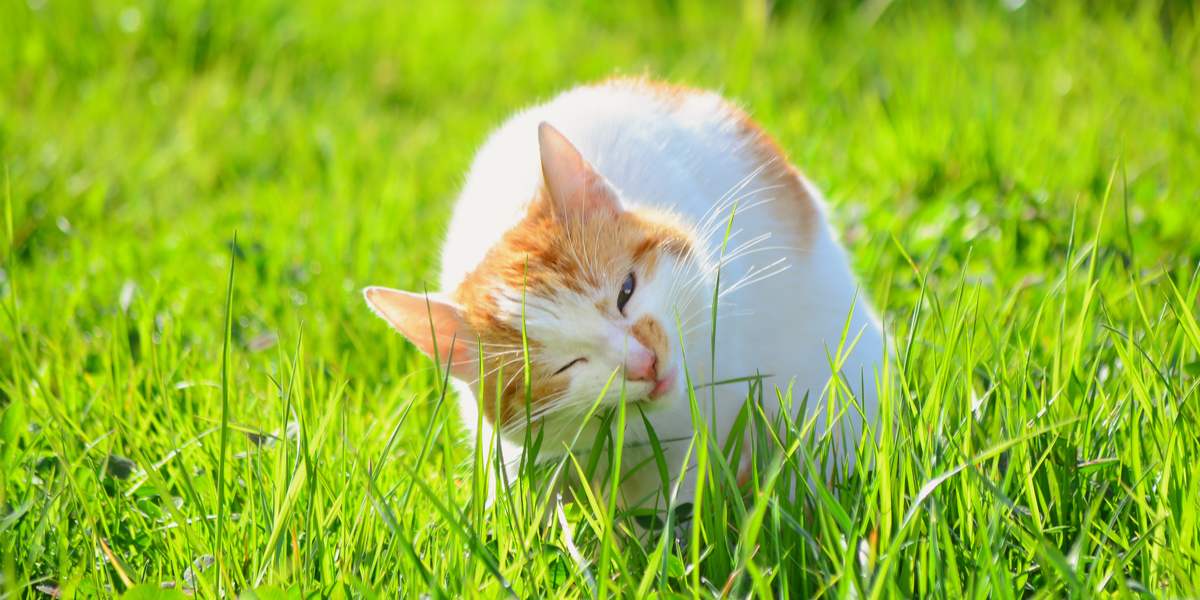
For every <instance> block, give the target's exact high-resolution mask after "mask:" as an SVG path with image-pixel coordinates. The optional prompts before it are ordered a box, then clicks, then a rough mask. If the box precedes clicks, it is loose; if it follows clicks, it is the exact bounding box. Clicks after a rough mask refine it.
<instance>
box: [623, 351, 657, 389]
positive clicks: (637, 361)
mask: <svg viewBox="0 0 1200 600" xmlns="http://www.w3.org/2000/svg"><path fill="white" fill-rule="evenodd" d="M625 379H628V380H629V381H654V380H656V379H658V356H656V355H655V354H654V351H653V350H650V349H647V348H644V347H641V346H640V345H639V346H638V347H636V348H633V349H631V350H630V351H629V353H628V355H627V356H626V357H625Z"/></svg>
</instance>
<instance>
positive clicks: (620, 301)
mask: <svg viewBox="0 0 1200 600" xmlns="http://www.w3.org/2000/svg"><path fill="white" fill-rule="evenodd" d="M636 287H637V279H636V278H634V276H633V273H632V272H631V273H630V274H629V275H626V276H625V283H622V284H621V291H620V292H617V311H619V312H620V313H621V314H622V315H624V314H625V305H626V304H628V303H629V299H630V298H631V297H633V290H634V288H636Z"/></svg>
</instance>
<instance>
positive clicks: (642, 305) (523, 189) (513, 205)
mask: <svg viewBox="0 0 1200 600" xmlns="http://www.w3.org/2000/svg"><path fill="white" fill-rule="evenodd" d="M542 121H545V122H548V123H550V124H551V125H553V126H554V127H556V128H558V129H559V130H560V131H561V132H562V133H563V134H565V136H566V137H567V138H568V139H569V140H570V141H571V142H573V143H574V144H575V146H576V147H577V148H578V149H579V151H580V152H581V154H582V155H583V156H584V158H586V159H587V160H588V161H589V162H590V163H591V164H592V165H593V166H594V167H595V169H596V171H597V172H599V173H600V174H601V175H603V176H604V177H605V178H606V179H607V180H608V181H609V182H610V183H611V184H612V186H613V187H614V188H615V189H616V190H618V191H619V194H620V198H621V202H622V204H623V206H624V207H625V208H626V209H627V210H634V211H636V210H638V208H640V207H655V208H658V209H665V210H668V211H671V212H673V213H675V214H676V215H678V216H679V217H680V218H681V220H682V221H683V222H685V223H688V224H690V225H691V226H693V227H695V228H696V230H697V234H698V235H702V236H706V237H705V238H704V247H703V253H705V254H707V255H708V260H707V261H705V262H702V263H698V264H684V265H675V263H674V262H673V261H671V262H668V264H666V265H664V267H663V268H660V269H659V271H658V272H657V273H656V274H655V275H654V276H653V277H652V278H651V280H648V281H640V282H639V285H638V289H637V291H636V292H635V294H634V296H633V299H632V300H631V302H630V305H629V310H630V312H631V315H630V321H632V320H633V319H635V318H636V316H637V315H640V314H645V313H647V312H649V313H652V314H656V315H657V316H658V317H659V318H660V319H662V320H663V322H664V323H665V324H669V325H671V326H670V327H669V329H670V335H671V336H672V339H671V354H672V356H671V357H670V359H669V360H670V362H671V363H672V364H673V365H675V366H677V367H678V368H679V369H678V376H679V380H680V383H679V385H676V386H675V388H674V389H673V390H672V392H671V393H670V394H668V396H667V397H664V398H661V399H659V400H657V401H654V402H651V403H647V404H645V405H644V406H645V407H647V408H648V409H649V410H648V413H647V414H648V416H649V417H650V418H651V420H652V423H653V424H654V426H655V429H656V433H657V435H658V437H659V438H660V439H664V440H667V439H685V440H686V439H688V438H690V436H691V434H692V421H691V416H690V411H689V407H688V401H687V398H686V397H685V396H684V395H683V393H682V391H683V385H682V379H683V377H682V372H683V368H682V357H681V356H682V353H681V351H680V348H679V344H678V340H679V336H680V332H679V331H678V330H677V329H676V327H675V326H674V323H675V317H674V315H675V314H676V312H677V311H684V312H686V314H683V312H680V314H679V316H680V318H681V319H688V321H689V325H691V327H690V328H688V327H685V330H686V331H685V332H684V333H685V334H686V336H685V337H684V346H685V348H684V349H685V350H686V353H687V359H688V364H687V370H688V373H689V374H690V376H691V378H692V381H693V382H695V383H697V384H703V383H706V382H709V381H714V380H722V379H728V378H736V377H745V376H750V375H754V374H756V373H761V374H766V375H770V376H769V377H768V378H767V379H766V383H767V392H766V393H765V394H764V400H765V401H766V402H767V404H768V410H769V411H778V410H779V406H778V402H776V400H775V398H776V396H775V394H774V390H775V388H776V387H778V388H780V389H782V390H786V389H787V387H788V386H789V385H791V386H792V394H793V398H794V399H795V403H796V405H797V406H798V405H799V404H800V402H801V401H802V399H803V398H804V396H805V394H806V393H807V394H809V395H810V400H809V403H808V404H809V407H810V414H811V411H813V410H814V408H815V407H820V409H821V410H824V407H825V402H824V400H825V398H826V392H827V390H828V386H829V381H830V374H831V373H830V368H829V362H830V357H831V356H833V355H835V354H836V353H837V352H838V346H839V342H840V341H841V340H842V332H843V328H844V327H845V326H846V320H847V316H848V314H850V312H851V306H852V304H853V305H854V307H853V316H852V317H851V319H850V322H849V335H848V338H849V339H848V340H847V346H849V345H850V344H851V343H852V342H853V349H852V350H849V351H847V350H843V353H844V354H845V356H842V357H841V360H842V361H843V363H842V369H841V375H842V376H843V377H844V378H845V380H846V381H847V382H849V384H850V385H851V387H852V388H853V389H854V392H855V393H856V395H857V396H858V401H859V402H860V403H861V404H862V405H863V407H864V408H865V411H866V418H867V420H868V422H872V423H873V422H875V420H876V400H875V381H876V377H877V374H878V372H879V370H880V368H881V367H880V365H881V364H882V360H883V357H884V342H883V339H882V334H881V330H880V327H879V324H878V322H877V321H876V319H875V317H874V315H873V314H872V311H871V309H870V307H869V305H868V303H867V301H866V299H865V296H864V294H863V292H862V290H861V289H860V288H859V287H858V285H857V283H856V281H855V278H854V276H853V275H852V273H851V271H850V268H849V265H848V263H847V260H846V257H845V255H844V252H843V250H842V248H841V246H840V245H839V243H838V242H837V240H836V238H835V235H834V233H833V231H832V230H831V228H830V226H829V224H828V223H827V222H826V221H825V219H824V212H825V211H824V206H823V201H822V200H821V198H820V196H819V194H818V192H817V191H816V190H815V189H813V188H812V186H811V185H810V184H808V183H807V182H805V185H806V186H808V189H809V192H810V194H811V195H812V197H813V199H814V201H816V202H817V203H818V211H817V212H816V214H817V216H818V218H819V219H820V220H821V222H820V223H818V224H816V226H815V227H813V228H812V231H813V232H815V236H816V237H815V239H808V240H805V239H801V238H800V235H801V233H800V232H798V231H795V230H794V226H793V225H791V221H789V220H787V219H779V218H777V214H778V213H775V212H774V211H772V210H770V206H769V205H770V203H771V202H796V200H795V199H793V198H787V197H783V198H776V196H777V195H778V194H779V192H780V191H781V190H779V189H778V188H777V187H775V186H772V185H771V182H770V181H769V180H768V179H766V178H765V177H763V176H762V175H761V168H762V167H763V165H761V164H760V163H759V162H758V160H757V159H756V155H755V154H754V152H753V150H752V149H751V148H750V146H749V145H748V144H749V141H748V140H747V139H746V138H745V137H744V136H743V135H742V134H741V133H740V132H741V130H740V129H739V124H738V123H737V122H736V118H735V117H734V116H733V115H731V113H730V112H729V111H728V110H727V109H726V105H725V103H724V100H722V99H721V98H720V97H718V96H717V95H715V94H697V95H691V96H687V97H684V98H683V99H682V100H681V101H680V102H673V101H668V100H665V99H663V98H662V97H660V96H656V95H655V94H653V93H649V92H646V91H643V90H639V89H637V88H635V87H633V86H628V85H619V86H611V85H600V86H591V87H581V88H576V89H574V90H571V91H568V92H566V93H564V94H562V95H560V96H558V97H556V98H554V99H553V100H551V101H550V102H548V103H546V104H542V105H540V106H536V107H534V108H531V109H529V110H526V111H524V112H521V113H519V114H517V115H516V116H514V117H512V118H511V119H510V120H509V121H508V122H506V123H505V124H504V125H503V126H501V127H500V129H499V130H497V131H496V132H495V133H494V134H493V135H492V136H491V138H490V139H489V140H488V141H487V142H486V144H485V145H484V146H483V147H482V149H481V150H480V151H479V153H478V155H477V157H476V159H475V162H474V164H473V165H472V167H471V171H470V174H469V175H468V177H467V180H466V183H465V186H464V187H463V190H462V193H461V194H460V196H459V198H458V201H457V205H456V207H455V212H454V217H453V220H452V221H451V224H450V228H449V233H448V235H447V238H446V243H445V246H444V251H443V255H442V277H441V286H442V289H443V290H447V291H449V290H453V289H455V288H456V287H457V286H458V284H459V283H460V282H461V281H462V280H463V278H464V277H465V276H466V274H467V273H469V272H471V271H472V270H473V269H474V268H475V267H476V266H477V265H478V264H479V263H480V261H481V260H482V259H483V257H484V255H485V253H486V252H487V251H488V249H489V248H491V247H492V245H494V244H495V243H496V242H497V241H498V240H499V239H500V236H501V235H502V234H503V233H504V231H506V230H507V229H509V228H511V227H512V226H513V225H515V224H516V223H517V222H518V221H519V220H520V219H521V218H522V216H523V215H524V214H525V210H526V208H527V205H528V202H529V201H530V199H531V198H532V197H533V196H534V192H535V190H536V188H537V186H538V185H539V184H540V182H541V167H540V163H539V158H538V136H537V128H538V123H539V122H542ZM734 200H736V201H737V206H738V207H739V208H738V213H737V215H736V218H735V219H734V221H733V227H732V228H733V231H734V232H735V235H734V236H733V237H732V239H731V240H730V241H729V245H728V248H727V250H726V252H725V256H726V261H725V262H724V263H722V264H721V265H720V277H721V288H722V290H723V295H722V296H721V299H720V302H719V303H718V306H719V308H720V315H721V317H720V318H719V319H718V321H717V338H716V345H715V347H716V354H717V356H716V357H715V363H716V373H710V364H712V363H713V358H714V357H713V356H712V355H711V354H710V351H709V350H710V339H709V336H710V335H711V329H710V326H711V319H710V318H709V317H708V311H709V310H710V308H711V307H710V306H709V304H710V300H711V294H712V285H713V280H714V275H715V267H716V266H717V262H718V257H719V255H720V246H721V243H722V237H723V235H724V232H725V225H726V224H727V222H728V220H729V210H730V207H731V206H732V205H733V201H734ZM722 201H724V203H723V204H720V205H718V203H721V202H722ZM714 208H715V209H716V210H714ZM589 243H603V240H591V241H589ZM756 274H757V275H756ZM610 275H611V277H612V279H611V280H610V281H609V283H611V286H609V289H607V290H600V291H599V292H598V293H600V294H611V295H612V296H614V297H615V295H616V291H617V289H618V286H619V285H620V283H621V280H620V277H622V276H623V275H624V273H613V274H610ZM756 277H761V280H757V281H754V279H755V278H756ZM692 281H694V282H695V283H696V285H687V284H688V283H689V282H692ZM739 282H741V284H739ZM743 284H744V285H743ZM725 292H727V293H725ZM594 300H595V299H594V298H593V297H592V296H591V295H588V294H584V295H582V296H581V297H577V298H571V297H569V295H564V296H563V297H560V298H555V299H545V298H534V297H526V298H525V299H524V302H525V317H526V323H527V327H528V331H529V335H530V337H531V339H537V340H538V341H539V343H541V344H543V346H544V348H545V352H546V353H548V354H549V355H550V356H548V357H543V358H545V359H546V360H548V361H549V360H561V361H562V362H563V363H564V364H565V362H568V361H569V360H570V359H571V358H572V357H574V356H576V355H579V356H588V357H589V362H588V364H587V365H585V366H584V368H578V367H577V368H574V369H572V371H571V372H572V382H571V387H570V390H569V394H568V395H569V396H571V398H570V401H571V402H574V403H575V405H574V406H573V407H569V408H570V410H564V411H563V412H562V413H561V414H562V415H566V416H565V418H562V419H557V420H551V419H549V418H548V419H547V420H546V421H545V423H546V425H545V429H546V435H547V441H546V443H545V444H544V446H543V448H544V449H543V454H542V456H543V457H545V456H554V455H555V454H560V453H561V451H562V446H563V444H564V443H565V441H566V440H568V439H569V438H570V437H571V435H573V434H574V433H575V431H574V430H575V427H576V426H578V425H579V424H580V423H579V419H580V418H581V417H580V415H581V414H582V410H580V409H579V405H581V404H582V405H583V406H584V408H585V409H586V408H587V407H588V406H590V404H591V401H592V400H593V399H594V398H595V397H596V394H597V393H598V392H599V390H600V388H601V387H602V386H603V384H604V382H605V381H606V380H607V379H608V376H609V375H610V374H611V373H612V372H613V368H614V365H619V364H620V356H618V355H617V354H614V352H617V353H619V350H616V349H617V348H618V347H619V346H620V344H622V343H625V342H626V341H627V340H628V337H627V336H626V334H625V330H624V329H623V327H624V326H625V325H627V324H628V323H625V322H613V321H612V320H611V319H606V318H605V317H604V316H603V315H601V314H600V313H599V312H598V311H597V310H596V309H595V308H594V306H593V303H594ZM521 301H522V300H521V298H520V292H519V291H512V290H510V291H508V293H507V296H506V297H504V298H501V305H502V310H504V311H505V312H506V314H507V315H508V316H509V317H513V315H514V313H515V314H516V315H517V316H518V317H519V314H520V310H521ZM681 305H688V306H686V311H685V310H684V309H685V307H684V306H681ZM726 317H728V318H726ZM854 340H857V341H856V342H854ZM564 359H565V360H564ZM620 385H621V382H620V381H619V378H618V381H616V382H615V383H614V388H619V387H620ZM626 385H627V386H629V387H628V388H627V391H629V392H630V396H631V397H632V396H636V395H638V394H641V395H644V394H645V393H646V390H645V387H644V386H645V385H646V384H645V383H644V382H629V383H628V384H626ZM639 385H641V386H643V387H638V386H639ZM714 390H715V393H714ZM746 390H747V387H746V384H738V385H725V386H716V387H715V388H714V387H708V388H703V389H700V390H698V392H697V396H696V397H697V399H698V400H699V406H700V409H701V412H702V414H703V416H704V418H705V421H706V422H708V423H710V424H712V425H714V430H713V431H714V433H715V434H717V435H718V436H719V437H720V439H721V442H722V443H724V438H725V435H726V433H727V432H728V428H729V426H730V425H731V423H732V421H733V419H734V418H735V416H736V414H737V412H738V411H739V410H740V409H741V407H742V404H743V401H744V399H745V397H746ZM459 391H460V394H459V396H460V398H461V408H462V415H463V419H464V421H465V423H466V424H467V427H468V428H470V429H471V430H472V433H473V434H474V433H475V428H476V425H477V423H480V422H481V420H480V419H478V415H477V411H476V402H475V399H474V395H473V394H472V393H471V391H470V390H469V389H468V387H467V386H466V385H464V384H462V383H459ZM564 406H565V405H564ZM630 416H631V423H630V425H629V427H628V431H627V433H626V439H627V440H628V441H629V444H628V446H629V447H630V448H635V447H638V446H639V444H638V443H637V442H638V441H640V440H644V439H645V434H644V431H643V429H644V428H643V426H642V424H641V422H640V417H637V416H636V414H635V413H631V415H630ZM802 416H803V417H804V418H807V417H808V416H809V415H802ZM844 422H845V423H848V424H849V425H850V426H851V427H850V428H849V429H848V432H849V433H851V434H854V433H856V432H857V431H859V428H860V427H861V421H860V420H859V417H858V415H856V414H855V415H847V416H846V417H845V421H844ZM824 427H825V422H824V419H823V418H821V419H818V421H817V429H818V431H821V430H822V429H823V428H824ZM479 433H481V434H482V439H483V440H484V443H485V444H489V439H490V438H491V436H492V434H493V431H492V430H491V428H490V427H488V426H487V424H486V423H484V424H483V431H482V432H479ZM520 433H521V430H514V431H509V432H507V435H506V436H505V438H506V439H503V440H502V441H501V443H502V444H503V448H502V450H503V453H504V458H505V460H506V462H509V463H511V464H515V462H516V461H517V459H518V458H519V456H520V451H521V447H520V445H519V440H520V439H521V437H520V435H519V434H520ZM472 437H474V435H473V436H472ZM590 443H591V442H590V440H587V441H585V442H584V444H586V445H590ZM687 446H688V444H687V442H686V441H685V442H683V443H674V444H670V445H669V446H668V456H669V458H670V459H671V460H672V461H674V463H675V464H673V465H671V466H672V469H673V470H674V472H673V473H672V477H675V476H676V475H678V473H679V472H680V470H681V469H682V468H683V467H684V465H683V464H682V461H683V455H684V452H685V451H686V450H687ZM839 446H840V444H839ZM641 447H643V448H644V447H645V446H644V445H642V446H641ZM846 453H847V458H850V459H852V458H853V456H852V454H851V453H852V449H847V450H846ZM490 454H491V453H490V452H485V455H490ZM631 454H633V455H634V456H631ZM636 454H637V453H636V451H631V452H627V454H626V457H625V464H634V463H635V462H637V461H639V460H640V458H641V457H639V456H636ZM644 471H646V473H645V474H644V475H642V474H634V475H633V476H632V477H631V478H630V479H629V480H628V483H626V484H625V486H624V487H623V488H622V493H623V495H624V496H625V498H626V499H627V500H629V501H638V500H639V499H642V498H645V497H647V496H649V495H652V494H653V493H654V492H655V491H656V490H657V489H658V488H659V487H661V486H660V485H659V481H658V477H657V474H656V473H654V471H655V469H653V468H649V469H644ZM684 479H685V481H684V488H683V490H682V492H681V493H682V494H683V496H684V497H682V498H681V499H680V501H685V500H686V499H687V495H688V494H689V491H688V490H690V488H691V482H690V481H688V480H687V478H686V477H685V478H684Z"/></svg>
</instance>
